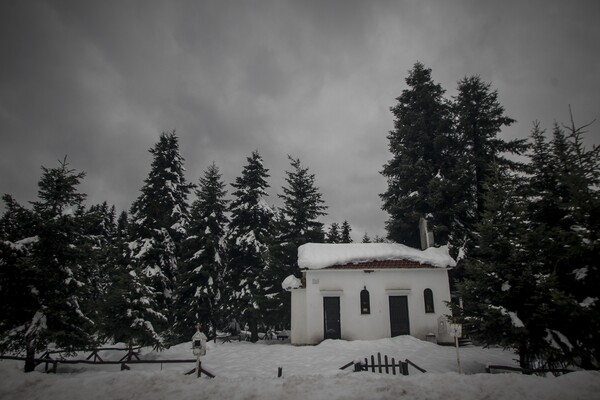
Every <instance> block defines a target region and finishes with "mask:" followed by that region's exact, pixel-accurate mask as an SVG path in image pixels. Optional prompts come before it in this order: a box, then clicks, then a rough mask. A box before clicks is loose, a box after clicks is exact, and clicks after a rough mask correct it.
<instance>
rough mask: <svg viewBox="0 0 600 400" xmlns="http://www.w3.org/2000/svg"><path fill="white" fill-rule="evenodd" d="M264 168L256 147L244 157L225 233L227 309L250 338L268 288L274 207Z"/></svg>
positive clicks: (260, 317) (254, 337)
mask: <svg viewBox="0 0 600 400" xmlns="http://www.w3.org/2000/svg"><path fill="white" fill-rule="evenodd" d="M268 177H269V175H268V170H267V169H266V168H265V167H264V165H263V160H262V157H261V156H260V154H259V153H258V151H254V152H253V153H252V155H251V156H250V157H248V158H247V164H246V165H245V166H244V169H243V171H242V174H241V176H239V177H237V178H236V179H235V182H234V183H232V186H233V187H234V189H235V191H234V192H233V193H232V194H233V197H234V198H233V200H232V202H231V204H230V212H231V217H230V218H231V222H230V225H229V232H228V234H227V239H226V243H227V272H226V276H225V281H226V282H227V287H226V288H225V293H226V295H227V307H228V309H227V313H228V316H229V318H230V319H236V320H237V321H241V322H242V323H247V324H248V326H249V328H250V331H251V340H252V341H257V340H258V324H259V323H261V322H262V321H263V317H264V303H265V300H266V297H265V296H266V294H267V293H270V292H272V290H273V288H272V287H270V285H271V284H272V282H271V279H270V274H271V269H270V254H269V248H270V246H271V244H272V241H273V218H274V211H273V210H272V208H271V207H270V206H269V205H268V204H267V202H266V201H265V197H266V196H267V192H266V189H267V188H268V187H269V185H268V183H267V178H268Z"/></svg>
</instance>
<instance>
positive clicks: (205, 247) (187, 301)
mask: <svg viewBox="0 0 600 400" xmlns="http://www.w3.org/2000/svg"><path fill="white" fill-rule="evenodd" d="M195 193H196V197H197V199H196V200H195V201H194V203H193V204H192V207H191V210H190V221H189V224H188V229H187V237H186V239H185V240H184V241H183V243H182V248H183V256H184V257H183V260H182V263H181V269H180V279H179V284H178V287H177V291H176V293H177V299H176V304H177V307H176V323H175V332H176V334H177V335H178V337H179V338H180V339H185V340H188V339H189V337H191V336H192V334H193V333H194V332H195V328H194V326H195V323H196V322H202V324H203V327H204V331H205V332H206V333H207V334H208V335H209V337H210V336H212V335H214V334H215V332H216V330H217V328H222V327H223V325H224V315H223V311H222V297H221V296H222V295H221V292H222V285H223V275H224V264H223V263H224V260H225V256H226V255H225V241H224V237H225V233H226V232H227V224H228V219H227V216H226V215H225V213H226V211H227V201H226V200H225V195H226V193H227V192H226V190H225V184H224V183H223V181H222V179H221V173H220V172H219V168H217V166H216V165H215V164H214V163H213V164H212V165H211V166H209V167H208V169H207V170H206V172H205V173H204V176H202V177H201V178H200V181H199V185H198V187H197V189H196V192H195Z"/></svg>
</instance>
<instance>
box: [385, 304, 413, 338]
mask: <svg viewBox="0 0 600 400" xmlns="http://www.w3.org/2000/svg"><path fill="white" fill-rule="evenodd" d="M390 327H391V331H392V332H391V335H392V337H394V336H399V335H410V324H409V321H408V297H407V296H390Z"/></svg>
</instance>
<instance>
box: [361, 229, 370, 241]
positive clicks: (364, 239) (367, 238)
mask: <svg viewBox="0 0 600 400" xmlns="http://www.w3.org/2000/svg"><path fill="white" fill-rule="evenodd" d="M362 242H363V243H371V238H370V237H369V235H368V234H367V232H365V234H364V235H363V238H362Z"/></svg>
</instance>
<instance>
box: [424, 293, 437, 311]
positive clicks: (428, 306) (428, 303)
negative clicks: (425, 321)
mask: <svg viewBox="0 0 600 400" xmlns="http://www.w3.org/2000/svg"><path fill="white" fill-rule="evenodd" d="M423 297H424V298H425V312H426V313H434V312H435V310H434V309H433V292H432V291H431V289H425V291H424V292H423Z"/></svg>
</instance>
